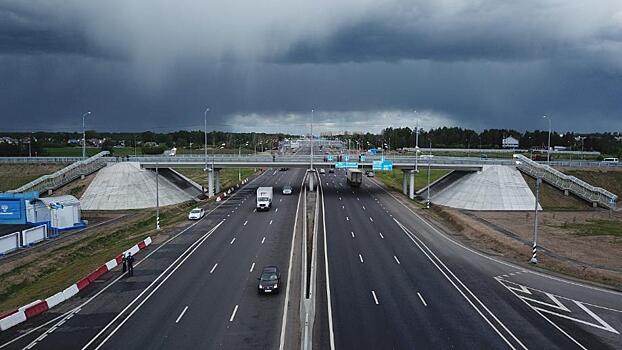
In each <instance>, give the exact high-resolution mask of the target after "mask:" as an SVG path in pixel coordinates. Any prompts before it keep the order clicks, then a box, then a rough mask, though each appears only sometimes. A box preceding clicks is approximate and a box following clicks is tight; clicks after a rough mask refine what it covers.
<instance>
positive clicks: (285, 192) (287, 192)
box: [283, 185, 292, 195]
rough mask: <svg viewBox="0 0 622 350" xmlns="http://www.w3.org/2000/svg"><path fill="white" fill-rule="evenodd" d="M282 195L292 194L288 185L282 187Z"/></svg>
mask: <svg viewBox="0 0 622 350" xmlns="http://www.w3.org/2000/svg"><path fill="white" fill-rule="evenodd" d="M283 194H284V195H290V194H292V186H290V185H286V186H283Z"/></svg>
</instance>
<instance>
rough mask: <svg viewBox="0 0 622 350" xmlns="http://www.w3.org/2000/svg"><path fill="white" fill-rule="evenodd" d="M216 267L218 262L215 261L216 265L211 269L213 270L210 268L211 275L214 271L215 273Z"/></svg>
mask: <svg viewBox="0 0 622 350" xmlns="http://www.w3.org/2000/svg"><path fill="white" fill-rule="evenodd" d="M216 267H218V263H215V264H214V267H212V269H211V270H209V273H210V275H211V274H212V273H214V270H216Z"/></svg>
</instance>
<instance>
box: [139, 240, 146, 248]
mask: <svg viewBox="0 0 622 350" xmlns="http://www.w3.org/2000/svg"><path fill="white" fill-rule="evenodd" d="M145 247H146V245H145V241H141V242H138V249H140V250H143V249H145Z"/></svg>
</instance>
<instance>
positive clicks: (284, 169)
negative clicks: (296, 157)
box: [279, 167, 289, 171]
mask: <svg viewBox="0 0 622 350" xmlns="http://www.w3.org/2000/svg"><path fill="white" fill-rule="evenodd" d="M279 170H280V171H288V170H289V168H285V167H283V168H281V169H279Z"/></svg>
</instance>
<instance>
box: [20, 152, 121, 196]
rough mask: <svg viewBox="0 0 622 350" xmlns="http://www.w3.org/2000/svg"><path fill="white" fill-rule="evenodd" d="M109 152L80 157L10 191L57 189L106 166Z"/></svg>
mask: <svg viewBox="0 0 622 350" xmlns="http://www.w3.org/2000/svg"><path fill="white" fill-rule="evenodd" d="M109 154H110V152H108V151H103V152H99V153H98V154H96V155H94V156H92V157H90V158H87V159H82V158H79V159H80V160H79V161H76V162H74V163H72V164H70V165H68V166H66V167H64V168H62V169H61V170H59V171H57V172H55V173H53V174H49V175H43V176H41V177H40V178H38V179H35V180H33V181H31V182H29V183H27V184H25V185H23V186H21V187H19V188H17V189H14V190H11V191H8V192H11V193H19V192H29V191H37V192H43V191H47V190H55V189H57V188H59V187H61V186H63V185H65V184H67V183H69V182H71V181H73V180H75V179H77V178H78V177H80V176H82V175H88V174H91V173H93V172H95V171H97V170H99V169H101V168H103V167H105V166H106V163H107V162H108V161H110V160H111V159H110V158H109V157H106V156H107V155H109Z"/></svg>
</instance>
